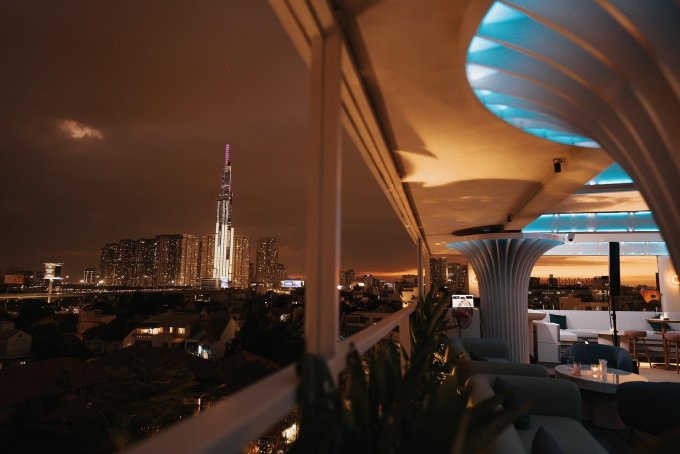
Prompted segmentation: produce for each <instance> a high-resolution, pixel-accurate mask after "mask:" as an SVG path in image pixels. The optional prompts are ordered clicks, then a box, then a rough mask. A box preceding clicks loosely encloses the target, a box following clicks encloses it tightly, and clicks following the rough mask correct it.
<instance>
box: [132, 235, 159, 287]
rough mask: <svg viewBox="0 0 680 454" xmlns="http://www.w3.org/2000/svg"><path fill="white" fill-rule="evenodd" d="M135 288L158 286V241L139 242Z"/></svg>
mask: <svg viewBox="0 0 680 454" xmlns="http://www.w3.org/2000/svg"><path fill="white" fill-rule="evenodd" d="M136 253H137V255H136V258H135V266H134V270H135V271H134V273H135V275H134V279H133V280H132V282H133V283H132V284H131V285H133V286H137V287H153V286H155V285H157V283H156V278H157V276H156V275H157V274H158V241H157V240H156V239H154V238H151V239H149V238H140V239H138V240H137V250H136Z"/></svg>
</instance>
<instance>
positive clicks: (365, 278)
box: [361, 274, 373, 287]
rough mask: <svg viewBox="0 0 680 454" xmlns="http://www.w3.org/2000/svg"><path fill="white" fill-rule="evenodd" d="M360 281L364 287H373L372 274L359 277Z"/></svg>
mask: <svg viewBox="0 0 680 454" xmlns="http://www.w3.org/2000/svg"><path fill="white" fill-rule="evenodd" d="M361 281H362V282H363V283H364V286H365V287H373V275H372V274H364V275H363V276H362V277H361Z"/></svg>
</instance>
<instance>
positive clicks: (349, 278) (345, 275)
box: [340, 269, 354, 289]
mask: <svg viewBox="0 0 680 454" xmlns="http://www.w3.org/2000/svg"><path fill="white" fill-rule="evenodd" d="M352 282H354V270H353V269H350V270H344V271H340V285H341V286H342V287H343V288H346V289H348V288H350V287H351V286H352Z"/></svg>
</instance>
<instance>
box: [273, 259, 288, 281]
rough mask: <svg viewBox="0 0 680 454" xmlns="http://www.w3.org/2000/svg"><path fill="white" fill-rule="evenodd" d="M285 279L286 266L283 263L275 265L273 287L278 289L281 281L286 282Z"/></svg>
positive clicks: (286, 275)
mask: <svg viewBox="0 0 680 454" xmlns="http://www.w3.org/2000/svg"><path fill="white" fill-rule="evenodd" d="M286 278H288V270H286V266H285V265H284V264H283V263H277V264H276V281H275V282H274V287H280V286H281V281H284V280H286Z"/></svg>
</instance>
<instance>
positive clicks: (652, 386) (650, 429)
mask: <svg viewBox="0 0 680 454" xmlns="http://www.w3.org/2000/svg"><path fill="white" fill-rule="evenodd" d="M616 404H617V406H618V408H619V415H620V416H621V419H622V420H623V422H625V423H626V424H627V425H628V426H629V427H630V428H631V433H632V429H639V430H641V431H643V432H647V433H649V434H652V435H664V434H667V433H669V432H671V431H673V430H677V429H678V428H680V416H679V413H678V408H680V383H669V382H659V383H646V382H632V383H623V384H621V385H619V386H618V387H617V388H616Z"/></svg>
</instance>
